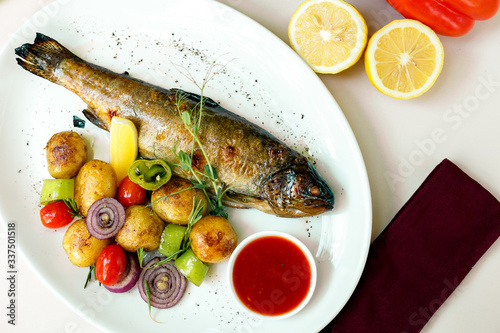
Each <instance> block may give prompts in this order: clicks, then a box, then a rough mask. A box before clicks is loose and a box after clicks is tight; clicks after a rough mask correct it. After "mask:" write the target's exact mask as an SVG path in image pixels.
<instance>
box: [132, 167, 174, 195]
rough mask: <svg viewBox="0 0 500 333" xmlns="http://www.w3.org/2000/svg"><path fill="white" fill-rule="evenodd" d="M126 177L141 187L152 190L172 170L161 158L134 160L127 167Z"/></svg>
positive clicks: (163, 180)
mask: <svg viewBox="0 0 500 333" xmlns="http://www.w3.org/2000/svg"><path fill="white" fill-rule="evenodd" d="M128 177H129V178H130V180H131V181H133V182H134V183H136V184H138V185H140V186H141V187H142V188H144V189H146V190H149V191H154V190H157V189H159V188H160V187H162V186H163V185H164V184H166V183H167V182H168V181H169V180H170V177H172V170H170V167H169V166H168V164H167V163H166V162H165V161H162V160H136V161H134V163H132V165H130V167H129V168H128Z"/></svg>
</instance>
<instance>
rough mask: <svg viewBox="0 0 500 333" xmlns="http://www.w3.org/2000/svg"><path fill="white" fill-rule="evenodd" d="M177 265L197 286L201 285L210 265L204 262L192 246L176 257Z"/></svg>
mask: <svg viewBox="0 0 500 333" xmlns="http://www.w3.org/2000/svg"><path fill="white" fill-rule="evenodd" d="M175 266H176V267H177V268H178V269H179V271H180V272H181V273H182V274H183V275H184V276H185V277H186V278H187V279H188V280H189V281H191V282H192V283H193V284H194V285H196V286H197V287H199V286H201V284H202V283H203V280H204V279H205V276H206V275H207V273H208V265H207V264H205V263H203V262H202V261H201V260H200V259H199V258H198V257H197V256H196V255H195V254H194V252H193V250H191V248H189V249H187V251H186V252H184V253H183V254H182V255H181V256H180V257H179V258H177V259H175Z"/></svg>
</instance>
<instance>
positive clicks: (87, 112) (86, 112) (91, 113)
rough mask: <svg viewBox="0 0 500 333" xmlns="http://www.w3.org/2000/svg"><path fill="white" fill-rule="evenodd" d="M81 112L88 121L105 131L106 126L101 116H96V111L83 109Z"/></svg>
mask: <svg viewBox="0 0 500 333" xmlns="http://www.w3.org/2000/svg"><path fill="white" fill-rule="evenodd" d="M82 112H83V115H84V116H85V118H87V119H88V121H90V122H91V123H92V124H94V125H96V126H97V127H99V128H102V129H103V130H105V131H107V130H108V128H107V126H106V125H105V124H104V123H103V122H102V120H101V118H99V117H97V116H96V114H97V113H96V112H94V111H92V110H90V109H85V110H83V111H82Z"/></svg>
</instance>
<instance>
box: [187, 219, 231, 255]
mask: <svg viewBox="0 0 500 333" xmlns="http://www.w3.org/2000/svg"><path fill="white" fill-rule="evenodd" d="M189 239H190V240H191V249H192V250H193V252H194V254H195V255H196V256H197V257H198V258H199V259H200V260H201V261H203V262H207V263H219V262H222V261H224V260H226V259H228V258H229V257H230V256H231V253H233V251H234V249H235V248H236V245H237V244H238V236H237V235H236V233H235V232H234V230H233V228H232V227H231V225H230V224H229V222H228V221H227V220H226V219H225V218H223V217H221V216H205V217H203V218H202V219H201V220H199V221H198V222H196V223H195V224H194V226H193V228H192V229H191V233H190V234H189Z"/></svg>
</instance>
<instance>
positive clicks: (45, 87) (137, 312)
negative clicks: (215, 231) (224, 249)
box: [0, 0, 372, 332]
mask: <svg viewBox="0 0 500 333" xmlns="http://www.w3.org/2000/svg"><path fill="white" fill-rule="evenodd" d="M37 31H39V32H42V33H44V34H46V35H48V36H51V37H53V38H54V39H56V40H58V41H59V42H61V43H62V44H63V45H65V46H67V47H68V48H69V49H70V50H72V51H73V52H75V53H76V54H78V55H80V56H81V57H82V58H84V59H86V60H87V61H90V62H93V63H96V64H98V65H100V66H103V67H107V68H109V69H111V70H114V71H117V72H122V71H127V72H129V73H130V74H131V75H132V76H135V77H139V78H141V79H143V80H145V81H147V82H150V83H153V84H157V85H161V86H164V87H167V88H172V87H178V88H182V89H185V90H188V91H192V92H199V90H198V88H197V87H196V86H195V85H194V84H193V83H192V82H191V80H190V79H189V75H191V76H192V79H194V80H195V81H197V82H199V83H200V82H201V80H202V78H203V77H204V76H205V73H206V72H207V70H208V67H209V65H210V64H211V63H212V62H213V61H216V62H218V63H222V64H226V67H225V69H224V70H223V71H222V72H220V73H219V74H218V75H215V76H214V77H213V79H212V80H211V81H210V82H209V84H208V86H207V87H206V89H205V95H206V96H210V97H211V98H213V99H214V100H216V101H218V102H220V103H221V104H222V105H223V106H224V107H226V108H227V109H229V110H232V111H234V112H235V113H237V114H239V115H242V116H244V117H246V118H247V119H249V120H251V121H253V122H255V123H257V124H258V125H260V126H262V127H264V128H265V129H267V130H269V131H270V132H272V133H274V134H275V135H276V136H277V137H278V138H280V139H282V140H284V141H285V142H287V143H288V144H289V145H291V146H292V147H294V148H296V149H298V150H299V151H302V152H305V151H307V152H308V154H309V155H311V156H312V157H313V158H314V159H315V160H316V161H317V165H316V166H317V169H318V170H319V172H320V174H322V175H323V177H324V178H325V179H326V180H327V182H329V184H330V185H331V186H332V187H333V188H334V193H335V195H336V207H335V209H334V210H333V211H332V212H330V213H327V214H323V215H321V216H317V217H312V218H300V219H282V218H277V217H274V216H270V215H266V214H264V213H261V212H259V211H255V210H231V211H230V212H229V213H230V218H231V222H232V224H233V226H234V228H235V230H236V232H237V233H238V235H239V238H240V239H244V238H245V237H247V236H248V235H251V234H253V233H255V232H257V231H264V230H275V231H284V232H287V233H289V234H291V235H293V236H295V237H296V238H298V239H299V240H301V241H302V242H303V243H304V244H306V246H307V247H308V248H309V249H310V251H311V252H312V253H313V254H314V255H315V257H316V260H317V262H316V263H317V267H318V283H317V286H316V291H315V293H314V296H313V297H312V299H311V301H310V302H309V304H308V305H307V307H306V308H305V309H303V310H302V311H301V312H300V313H299V314H297V315H296V316H293V317H291V318H289V319H286V320H283V321H279V322H277V321H272V320H263V319H259V318H253V317H251V316H248V315H247V314H246V313H243V312H241V311H239V309H238V306H237V304H235V303H234V302H233V301H232V299H231V297H230V294H229V291H228V290H227V281H226V274H225V272H226V266H227V264H226V263H222V264H217V265H212V266H211V268H210V273H209V275H208V278H207V279H206V280H205V282H204V283H203V284H202V286H201V287H199V288H197V287H196V286H194V285H192V284H191V285H189V286H188V288H187V290H186V294H185V295H184V297H183V299H182V301H181V302H180V303H179V305H177V306H176V307H174V308H172V309H169V310H156V309H153V311H152V315H153V317H154V318H155V319H156V320H158V321H159V322H162V323H163V324H157V323H155V322H154V321H153V320H151V319H150V318H149V316H148V308H147V304H146V303H144V302H143V301H142V299H141V298H140V297H139V294H138V291H137V288H135V289H133V290H132V291H131V292H129V293H125V294H111V293H109V292H107V291H106V290H105V289H104V288H99V286H98V284H97V283H92V284H91V285H90V286H89V287H88V288H87V289H83V284H84V282H85V279H86V276H87V272H88V270H87V269H85V268H78V267H76V266H73V265H72V264H71V263H70V262H69V260H68V259H67V257H66V254H65V252H64V250H63V248H62V245H61V242H62V238H63V235H64V232H65V230H66V228H62V229H60V230H56V231H54V230H49V229H46V228H44V227H43V226H42V225H41V223H40V220H39V215H38V214H39V213H38V212H39V208H40V206H39V205H38V200H39V192H40V188H41V184H42V180H43V179H45V178H49V177H50V176H49V174H48V171H47V165H46V161H45V152H44V150H43V148H44V146H45V143H46V142H47V140H48V139H49V138H50V136H51V135H52V134H53V133H55V132H58V131H62V130H68V129H72V128H73V125H72V120H73V116H74V115H77V116H80V117H82V114H81V110H83V109H84V108H85V105H84V103H83V102H82V101H81V100H80V99H79V98H78V97H76V96H75V95H73V94H72V93H71V92H69V91H67V90H65V89H64V88H62V87H59V86H56V85H54V84H52V83H50V82H48V81H46V80H43V79H41V78H39V77H36V76H34V75H32V74H30V73H28V72H26V71H24V70H22V69H21V68H20V67H19V66H17V64H16V61H15V55H14V48H15V47H17V46H19V45H21V44H23V43H26V42H29V43H31V42H33V39H34V37H35V32H37ZM0 77H1V81H0V101H1V102H0V126H1V127H0V152H1V154H2V156H3V161H4V162H2V164H1V166H0V189H1V190H0V212H1V218H2V221H3V223H4V224H6V223H9V222H16V223H17V235H18V245H19V247H20V249H21V251H22V253H23V255H24V256H25V258H26V260H27V261H28V262H29V264H30V265H31V266H32V268H33V270H34V271H35V272H37V274H38V275H39V277H40V279H41V280H43V281H44V282H45V283H46V285H47V286H48V287H49V288H50V289H51V290H52V291H53V292H54V293H55V294H57V295H58V296H59V297H60V298H61V299H62V300H63V301H64V302H65V303H66V304H68V305H69V306H70V307H72V308H73V309H74V310H75V311H76V312H78V313H79V314H80V315H82V316H83V317H84V318H86V319H87V320H89V321H91V322H92V323H93V324H95V325H96V326H98V327H99V328H101V329H103V330H108V331H114V332H116V331H119V332H139V331H146V332H166V331H173V332H179V331H181V330H182V332H231V331H236V332H249V331H251V332H277V331H278V329H279V330H280V331H286V330H287V329H288V330H289V331H294V332H317V331H319V330H321V329H322V328H323V327H324V326H325V325H327V324H328V323H329V322H330V320H331V319H332V318H333V317H335V316H336V315H337V313H338V312H339V311H340V309H341V308H342V307H343V306H344V304H345V303H346V301H347V300H348V298H349V297H350V295H351V294H352V292H353V290H354V288H355V286H356V284H357V282H358V280H359V277H360V275H361V272H362V270H363V267H364V264H365V261H366V256H367V252H368V248H369V244H370V237H371V218H372V216H371V197H370V190H369V185H368V179H367V174H366V170H365V166H364V162H363V159H362V156H361V153H360V150H359V147H358V145H357V142H356V139H355V138H354V136H353V133H352V131H351V128H350V127H349V124H348V123H347V121H346V119H345V117H344V115H343V113H342V111H341V110H340V109H339V107H338V105H337V104H336V102H335V100H334V99H333V97H332V96H331V94H330V93H329V91H328V90H327V89H326V88H325V86H324V85H323V83H322V82H321V81H320V80H319V78H318V77H317V75H316V74H314V73H313V72H312V71H311V70H310V69H309V67H308V66H307V65H305V63H304V62H303V61H302V60H301V59H300V58H299V57H298V56H297V55H296V54H295V53H294V52H293V51H292V50H291V49H290V48H289V47H288V46H287V45H286V44H285V43H283V42H282V41H281V40H280V39H278V38H277V37H276V36H275V35H273V34H272V33H270V32H269V31H268V30H266V29H265V28H263V27H262V26H260V25H259V24H257V23H256V22H254V21H252V20H251V19H249V18H247V17H246V16H244V15H242V14H240V13H238V12H236V11H234V10H232V9H230V8H229V7H226V6H224V5H222V4H220V3H217V2H215V1H208V0H190V1H185V0H152V1H148V2H147V3H145V2H140V1H136V0H122V1H120V3H119V5H117V3H116V2H111V1H99V0H88V1H68V0H64V1H62V0H61V1H59V2H54V3H51V4H49V5H48V6H47V7H45V8H44V9H42V10H41V11H40V12H38V13H37V14H35V15H34V16H33V17H32V18H30V19H29V20H28V21H27V22H26V24H25V25H23V26H22V27H21V28H20V29H19V30H18V32H17V33H16V34H15V35H14V36H13V37H12V38H11V40H10V41H9V43H8V44H7V45H6V47H5V48H4V49H3V52H2V53H1V55H0ZM83 132H84V133H85V135H86V136H87V137H88V138H91V139H90V140H92V145H93V157H94V158H100V159H103V160H108V151H107V144H108V140H109V135H108V133H107V132H104V131H102V130H99V129H97V128H96V127H95V126H93V125H92V124H90V123H89V122H88V121H87V123H86V127H85V130H83Z"/></svg>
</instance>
